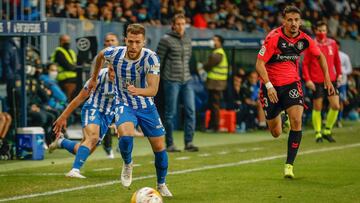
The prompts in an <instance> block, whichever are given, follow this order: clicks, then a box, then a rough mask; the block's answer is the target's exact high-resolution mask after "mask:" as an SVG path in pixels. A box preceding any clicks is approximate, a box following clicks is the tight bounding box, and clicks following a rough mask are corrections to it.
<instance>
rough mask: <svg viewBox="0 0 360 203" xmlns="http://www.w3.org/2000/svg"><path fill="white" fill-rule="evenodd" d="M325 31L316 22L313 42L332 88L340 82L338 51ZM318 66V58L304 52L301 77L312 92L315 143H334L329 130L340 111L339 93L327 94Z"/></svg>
mask: <svg viewBox="0 0 360 203" xmlns="http://www.w3.org/2000/svg"><path fill="white" fill-rule="evenodd" d="M327 31H328V30H327V24H326V23H325V22H324V21H319V22H317V24H316V28H315V34H316V40H315V42H316V45H317V46H318V47H319V48H320V50H321V52H322V53H323V54H324V56H325V58H326V62H327V65H328V71H329V75H330V79H331V82H332V83H333V86H334V87H337V81H340V80H341V63H340V57H339V51H338V48H337V45H336V42H335V41H334V40H333V39H331V38H328V37H327ZM320 66H321V64H320V63H319V62H318V58H316V57H315V56H313V55H311V53H310V52H305V55H304V61H303V77H304V80H305V82H306V83H305V84H306V87H307V88H309V89H310V90H312V91H313V95H312V97H313V98H312V99H313V111H312V122H313V127H314V130H315V138H316V142H317V143H320V142H322V141H323V138H324V139H326V140H328V141H329V142H335V139H334V138H333V137H332V135H331V130H332V127H333V126H334V124H335V122H336V120H337V116H338V113H339V109H340V104H339V95H338V94H339V93H338V91H335V93H334V94H332V95H329V94H328V90H326V89H325V88H324V80H325V78H324V76H323V74H322V73H323V70H322V68H321V67H320ZM326 97H327V99H328V100H329V103H330V105H329V111H328V113H327V116H326V124H325V129H324V131H323V132H321V122H322V119H321V110H322V108H323V100H324V98H326Z"/></svg>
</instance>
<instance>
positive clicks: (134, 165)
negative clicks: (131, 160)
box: [133, 164, 141, 167]
mask: <svg viewBox="0 0 360 203" xmlns="http://www.w3.org/2000/svg"><path fill="white" fill-rule="evenodd" d="M139 166H141V164H133V167H139Z"/></svg>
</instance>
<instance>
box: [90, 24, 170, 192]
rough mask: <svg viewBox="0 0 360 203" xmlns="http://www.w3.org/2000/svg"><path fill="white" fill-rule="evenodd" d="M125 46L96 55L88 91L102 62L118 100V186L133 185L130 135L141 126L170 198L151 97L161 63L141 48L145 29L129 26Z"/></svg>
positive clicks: (161, 138)
mask: <svg viewBox="0 0 360 203" xmlns="http://www.w3.org/2000/svg"><path fill="white" fill-rule="evenodd" d="M125 43H126V46H118V47H109V48H106V49H104V50H103V51H101V52H100V53H99V54H98V57H97V60H96V66H95V70H94V74H93V76H92V79H91V80H90V82H89V89H91V88H94V87H95V84H96V77H97V74H98V72H99V70H100V68H101V67H102V64H103V63H104V61H105V60H106V61H108V62H109V63H110V64H112V66H113V67H114V70H115V76H116V77H115V80H116V85H117V89H118V95H119V99H120V103H119V105H117V107H116V109H115V114H116V115H115V124H116V126H117V128H118V132H119V135H120V138H119V148H120V152H121V156H122V158H123V160H124V163H123V168H122V172H121V183H122V184H123V185H124V186H125V187H128V186H130V184H131V182H132V169H133V161H132V157H131V153H132V149H133V136H134V133H135V127H136V126H138V125H139V126H140V127H141V129H142V130H143V133H144V135H145V136H146V137H148V140H149V142H150V144H151V147H152V150H153V151H154V155H155V167H156V175H157V189H158V191H159V192H160V194H161V195H162V196H172V194H171V192H170V191H169V190H168V188H167V186H166V184H165V176H166V174H167V168H168V157H167V153H166V150H165V144H164V140H165V138H164V135H165V129H164V127H163V125H162V122H161V120H160V117H159V114H158V112H157V109H156V106H155V104H154V100H153V97H154V96H155V95H156V93H157V91H158V87H159V80H160V61H159V58H158V56H157V55H156V53H155V52H153V51H151V50H149V49H146V48H144V46H145V28H144V26H142V25H140V24H131V25H129V26H128V27H127V29H126V38H125Z"/></svg>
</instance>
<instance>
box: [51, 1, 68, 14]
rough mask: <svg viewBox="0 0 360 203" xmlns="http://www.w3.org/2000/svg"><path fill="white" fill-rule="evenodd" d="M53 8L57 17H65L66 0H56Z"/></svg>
mask: <svg viewBox="0 0 360 203" xmlns="http://www.w3.org/2000/svg"><path fill="white" fill-rule="evenodd" d="M52 10H53V12H54V16H55V17H65V0H54V4H53V7H52Z"/></svg>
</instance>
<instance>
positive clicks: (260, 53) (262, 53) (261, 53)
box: [259, 45, 266, 56]
mask: <svg viewBox="0 0 360 203" xmlns="http://www.w3.org/2000/svg"><path fill="white" fill-rule="evenodd" d="M265 52H266V47H265V46H264V45H263V46H262V47H261V49H260V51H259V55H260V56H264V54H265Z"/></svg>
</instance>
